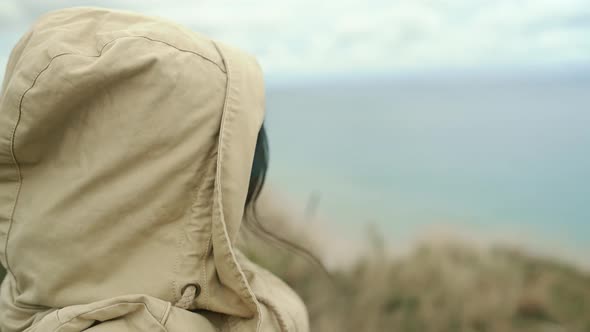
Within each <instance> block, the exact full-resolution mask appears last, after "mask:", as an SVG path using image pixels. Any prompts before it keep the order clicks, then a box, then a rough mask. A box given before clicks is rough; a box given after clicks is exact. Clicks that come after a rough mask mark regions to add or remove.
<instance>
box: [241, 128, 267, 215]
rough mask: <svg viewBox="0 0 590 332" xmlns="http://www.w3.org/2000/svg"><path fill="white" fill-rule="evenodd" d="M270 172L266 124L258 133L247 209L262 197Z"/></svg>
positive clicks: (247, 197) (247, 196)
mask: <svg viewBox="0 0 590 332" xmlns="http://www.w3.org/2000/svg"><path fill="white" fill-rule="evenodd" d="M267 170H268V138H267V136H266V130H265V129H264V124H262V127H260V131H259V132H258V139H257V140H256V149H255V150H254V160H253V161H252V170H251V171H250V184H249V186H248V194H247V195H246V206H245V208H246V209H247V208H248V207H249V206H253V204H254V203H255V202H256V200H257V199H258V196H260V191H261V190H262V187H264V182H265V180H266V172H267Z"/></svg>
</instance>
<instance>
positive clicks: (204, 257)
mask: <svg viewBox="0 0 590 332" xmlns="http://www.w3.org/2000/svg"><path fill="white" fill-rule="evenodd" d="M211 215H213V214H211ZM210 250H211V236H209V238H207V249H206V250H205V253H204V255H203V269H202V271H203V272H202V278H203V282H202V284H203V285H202V287H203V293H204V294H203V296H204V297H205V299H204V301H205V309H207V310H210V305H209V286H208V285H207V261H206V260H207V257H209V253H210Z"/></svg>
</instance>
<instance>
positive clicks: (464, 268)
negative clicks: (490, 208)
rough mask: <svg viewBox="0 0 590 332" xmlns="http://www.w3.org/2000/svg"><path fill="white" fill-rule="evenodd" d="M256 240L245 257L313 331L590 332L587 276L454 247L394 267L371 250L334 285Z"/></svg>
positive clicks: (336, 276)
mask: <svg viewBox="0 0 590 332" xmlns="http://www.w3.org/2000/svg"><path fill="white" fill-rule="evenodd" d="M244 242H246V241H244ZM260 242H261V241H259V242H258V244H256V245H248V246H246V247H245V248H244V251H245V252H246V253H247V254H248V255H249V256H250V257H251V258H252V259H253V260H255V261H256V262H257V263H259V264H261V265H263V266H265V267H266V268H268V269H269V270H271V271H273V272H274V273H276V274H277V275H279V276H280V277H281V278H282V279H283V280H285V281H286V282H287V283H288V284H290V285H291V286H292V287H293V288H294V289H295V290H296V291H297V292H298V293H299V294H300V295H301V297H302V298H303V300H304V301H305V302H306V304H307V306H308V310H309V313H310V319H311V326H312V331H322V332H333V331H334V332H336V331H366V332H370V331H404V332H412V331H416V332H425V331H440V332H447V331H448V332H459V331H466V332H467V331H469V332H511V331H530V332H543V331H556V332H557V331H568V332H569V331H571V332H590V274H588V273H587V272H583V271H581V270H578V269H576V268H574V267H572V266H569V265H566V264H562V263H560V262H557V261H552V260H547V259H542V258H536V257H531V256H527V255H525V254H523V253H521V252H519V251H516V250H511V249H506V248H491V249H487V250H479V249H474V248H470V247H468V246H460V245H456V244H454V245H450V244H449V245H422V246H419V247H417V248H416V249H415V250H414V251H413V252H412V253H411V254H409V255H407V256H405V257H403V258H396V259H393V258H389V257H387V255H385V254H384V253H383V252H384V251H383V250H382V249H379V247H380V245H377V246H376V248H375V250H374V251H373V252H370V253H368V254H367V255H365V256H364V258H360V259H358V260H357V261H356V262H355V263H354V264H351V265H350V266H347V267H342V268H340V269H338V270H335V271H333V275H332V280H330V279H329V278H326V277H324V276H322V274H321V272H320V271H319V270H318V269H316V268H314V267H313V265H310V264H309V263H307V262H305V260H303V259H301V258H297V255H296V254H294V253H292V252H289V251H288V250H280V251H279V250H269V248H268V247H266V248H265V245H263V244H260ZM247 243H255V242H254V241H247Z"/></svg>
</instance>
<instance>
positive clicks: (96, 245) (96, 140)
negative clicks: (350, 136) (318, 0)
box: [0, 8, 308, 332]
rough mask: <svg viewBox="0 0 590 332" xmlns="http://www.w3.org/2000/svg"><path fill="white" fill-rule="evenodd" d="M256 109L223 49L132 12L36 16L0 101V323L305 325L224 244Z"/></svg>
mask: <svg viewBox="0 0 590 332" xmlns="http://www.w3.org/2000/svg"><path fill="white" fill-rule="evenodd" d="M263 115H264V89H263V81H262V74H261V71H260V68H259V67H258V65H257V63H256V62H255V60H254V59H253V58H252V57H250V56H248V55H246V54H244V53H242V52H240V51H238V50H236V49H234V48H231V47H229V46H226V45H223V44H220V43H218V42H215V41H211V40H209V39H207V38H205V37H203V36H201V35H198V34H196V33H194V32H192V31H189V30H187V29H185V28H183V27H180V26H178V25H175V24H173V23H170V22H166V21H163V20H159V19H155V18H150V17H144V16H141V15H137V14H132V13H126V12H118V11H111V10H103V9H93V8H74V9H67V10H61V11H57V12H53V13H49V14H47V15H45V16H43V17H42V18H41V19H40V20H39V21H38V22H37V23H36V24H35V25H34V27H33V28H32V29H31V31H30V32H28V33H27V34H26V35H25V36H24V37H23V38H22V39H21V40H20V41H19V43H18V44H17V46H16V47H15V49H14V50H13V52H12V54H11V57H10V59H9V62H8V67H7V71H6V75H5V79H4V83H3V87H2V95H1V99H0V261H1V263H2V265H3V266H5V267H6V269H7V271H8V274H7V277H6V278H5V280H4V282H3V283H2V287H1V289H0V331H1V332H17V331H19V332H20V331H42V332H45V331H60V332H66V331H68V332H70V331H72V332H74V331H91V332H101V331H110V332H118V331H170V332H185V331H195V332H209V331H307V330H308V325H307V324H308V323H307V314H306V311H305V307H304V306H303V304H302V302H301V300H300V299H299V298H298V297H297V295H295V294H294V292H293V291H291V290H290V289H289V288H288V287H287V286H286V285H285V284H284V283H283V282H281V281H280V280H278V279H277V278H276V277H274V276H273V275H271V274H270V273H268V272H266V271H264V270H263V269H261V268H260V267H258V266H256V265H254V264H252V263H250V262H249V261H248V260H247V259H246V258H245V257H244V256H243V255H241V254H240V253H239V252H238V251H237V250H236V249H235V248H234V242H235V239H236V236H237V234H238V231H239V228H240V223H241V220H242V214H243V209H244V201H245V196H246V192H247V187H248V182H249V176H250V167H251V164H252V159H253V154H254V147H255V143H256V138H257V133H258V130H259V128H260V126H261V123H262V120H263Z"/></svg>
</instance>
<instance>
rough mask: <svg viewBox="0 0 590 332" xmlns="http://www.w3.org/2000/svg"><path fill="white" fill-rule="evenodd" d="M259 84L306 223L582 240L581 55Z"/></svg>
mask: <svg viewBox="0 0 590 332" xmlns="http://www.w3.org/2000/svg"><path fill="white" fill-rule="evenodd" d="M266 94H267V116H266V120H265V121H266V127H267V131H268V135H269V141H270V155H271V157H270V160H271V162H270V170H269V184H270V185H271V186H272V187H273V188H276V189H277V190H279V191H281V192H282V193H283V194H284V197H288V200H289V201H290V202H291V203H290V204H293V203H294V204H295V205H296V206H299V207H300V208H301V210H302V211H304V215H305V216H306V217H305V218H303V219H305V220H301V221H300V222H302V223H314V222H318V223H322V225H323V227H325V228H328V229H330V230H332V231H333V234H346V236H351V235H352V236H354V235H355V234H358V235H359V236H363V235H361V234H364V232H365V231H364V230H365V229H366V225H372V226H371V227H372V228H374V229H377V230H378V232H379V233H380V234H381V235H382V236H383V237H384V238H385V239H387V240H389V241H403V240H404V239H409V238H412V239H416V238H417V237H420V236H421V234H426V233H428V234H430V233H436V232H441V233H445V232H446V233H458V234H462V235H463V236H465V237H473V239H472V240H475V241H477V240H478V238H481V239H482V241H483V239H486V241H487V240H490V239H491V240H494V241H495V240H506V241H511V242H513V243H531V244H533V245H535V246H542V247H544V248H546V249H548V250H549V251H563V252H564V253H566V252H567V253H569V255H570V256H571V254H572V253H574V254H577V255H578V256H579V257H578V258H579V259H582V260H583V259H586V258H584V257H585V256H587V255H585V253H590V250H589V249H590V70H587V68H582V69H568V70H553V71H547V72H537V71H534V70H531V71H523V72H500V73H498V72H493V71H490V72H478V73H472V72H459V73H454V72H443V73H428V74H416V75H395V74H391V75H374V76H370V75H365V76H362V75H359V76H358V77H355V76H346V77H339V76H335V77H333V78H331V77H322V78H319V79H318V78H315V79H300V80H291V81H290V80H283V81H280V80H275V81H272V80H271V81H270V82H269V83H268V87H267V93H266ZM307 219H310V220H307ZM312 219H318V220H321V221H313V220H312ZM343 236H345V235H343ZM587 259H588V261H589V262H590V258H587Z"/></svg>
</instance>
